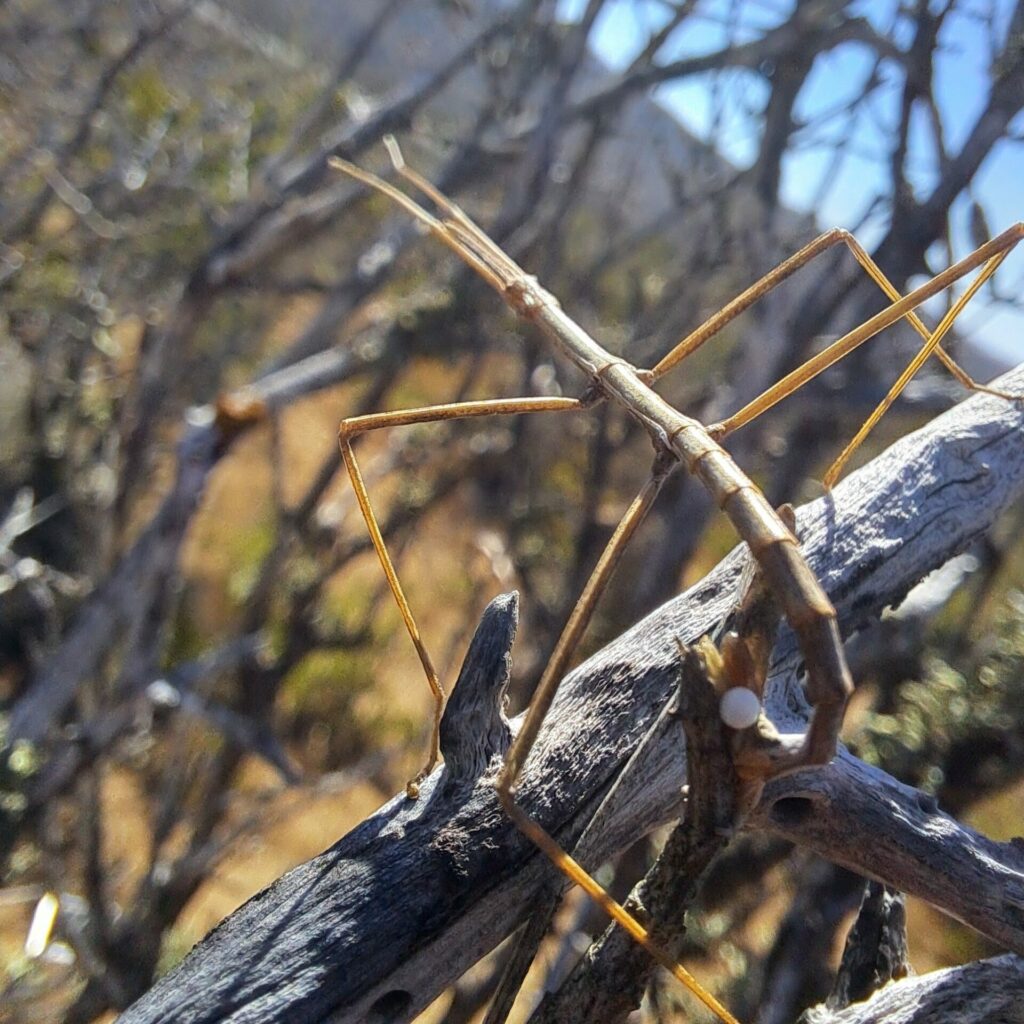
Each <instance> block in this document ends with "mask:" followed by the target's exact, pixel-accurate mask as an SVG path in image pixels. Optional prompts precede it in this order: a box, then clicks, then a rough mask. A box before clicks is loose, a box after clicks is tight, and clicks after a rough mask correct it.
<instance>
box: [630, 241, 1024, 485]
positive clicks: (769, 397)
mask: <svg viewBox="0 0 1024 1024" xmlns="http://www.w3.org/2000/svg"><path fill="white" fill-rule="evenodd" d="M1022 238H1024V224H1015V225H1013V226H1012V227H1010V228H1008V229H1007V230H1006V231H1004V232H1003V233H1002V234H1000V235H999V236H998V237H996V238H994V239H992V240H991V241H990V242H988V243H986V244H985V245H982V246H979V247H978V248H977V249H975V250H974V251H973V252H971V253H968V255H967V256H965V257H964V258H963V259H962V260H960V261H959V262H958V263H956V264H954V265H953V266H951V267H949V268H948V269H947V270H945V271H943V272H942V273H941V274H938V275H936V277H934V278H933V279H932V280H931V281H928V282H926V283H925V284H924V285H922V286H921V287H920V288H917V289H915V290H914V291H913V292H911V293H910V294H909V295H907V296H906V297H903V296H901V295H900V292H899V291H898V289H897V288H896V287H895V285H893V283H892V282H891V281H890V280H889V279H888V278H887V277H886V275H885V273H884V271H883V270H882V268H881V267H879V266H878V264H877V263H876V262H875V261H874V260H873V259H872V258H871V256H870V255H869V253H868V252H867V250H866V249H864V247H863V246H862V245H861V244H860V243H859V242H858V241H857V239H856V238H854V237H853V235H851V234H850V233H849V232H848V231H846V230H844V229H843V228H832V229H831V230H830V231H826V232H824V233H823V234H821V235H819V236H818V237H817V238H815V239H814V240H813V241H811V242H809V243H808V244H807V245H805V246H804V247H803V248H802V249H800V250H799V251H798V252H796V253H794V254H793V255H792V256H790V257H789V258H788V259H785V260H783V261H782V263H780V264H779V265H778V266H777V267H774V268H773V269H772V270H770V271H768V273H767V274H765V275H764V276H763V277H761V278H759V279H758V280H757V281H755V282H754V284H752V285H750V287H748V288H746V289H745V290H744V291H743V292H741V293H740V294H739V295H737V296H736V297H735V298H734V299H732V300H731V301H730V302H728V303H726V305H725V306H723V307H722V309H720V310H719V311H718V312H717V313H715V314H713V315H712V316H710V317H709V318H708V319H707V320H705V321H704V323H703V324H701V325H700V326H699V327H697V328H696V329H695V330H693V331H691V332H690V334H688V335H687V336H686V337H685V338H683V340H682V341H680V342H679V343H678V344H676V345H675V346H673V348H672V349H671V350H670V351H669V352H668V354H667V355H665V356H664V357H663V358H662V359H661V360H660V361H659V362H658V363H657V364H656V365H655V366H654V367H653V369H652V370H651V371H650V373H651V378H652V380H655V381H656V380H659V379H660V378H661V377H662V376H664V375H665V374H666V373H668V371H669V370H671V369H672V368H673V367H675V366H677V365H678V364H679V363H680V362H682V361H683V360H684V359H685V358H686V357H687V356H688V355H691V354H692V353H694V352H696V351H697V349H699V348H700V347H701V346H702V345H703V344H704V343H705V342H707V341H709V340H710V339H711V338H712V337H714V336H715V335H716V334H717V333H718V332H719V331H721V330H722V328H723V327H725V326H726V325H727V324H728V323H730V322H731V321H733V320H735V319H736V317H738V316H739V315H740V314H741V313H743V312H745V311H746V310H747V309H749V308H750V307H751V306H752V305H753V304H754V303H755V302H757V300H758V299H760V298H762V297H763V296H765V295H767V294H768V293H769V292H770V291H772V290H773V289H774V288H776V287H777V286H778V285H780V284H782V282H783V281H785V280H786V279H787V278H789V277H791V276H792V275H793V274H795V273H796V272H797V271H798V270H799V269H800V268H801V267H803V266H805V265H806V264H808V263H810V262H811V261H812V260H814V259H815V258H816V257H818V256H820V255H823V254H824V253H826V252H828V251H829V250H831V249H832V248H834V247H835V246H837V245H840V244H842V245H845V246H846V247H847V248H848V249H849V250H850V252H851V253H852V254H853V256H854V258H855V259H856V260H857V262H858V263H859V264H860V266H861V268H862V269H863V270H864V272H865V273H866V274H867V275H868V276H869V277H870V278H871V279H872V280H873V281H874V282H875V284H877V285H878V287H879V288H880V289H881V290H882V292H884V294H885V295H886V297H887V298H888V299H889V300H890V302H891V303H892V305H890V306H889V307H888V308H886V309H883V310H882V311H881V312H880V313H878V314H877V315H876V316H874V317H872V318H871V319H869V320H867V321H866V322H865V323H863V324H861V325H860V326H859V327H857V328H855V329H854V330H852V331H850V332H849V333H848V334H846V335H844V336H843V337H841V338H839V339H838V340H837V341H835V342H833V343H832V344H831V345H829V346H828V348H826V349H825V350H824V351H822V352H820V353H819V354H818V355H816V356H814V357H812V358H811V359H809V360H808V361H807V362H805V363H803V364H802V365H801V366H799V367H797V369H795V370H794V371H793V372H792V373H790V374H788V375H787V376H786V377H784V378H783V379H782V380H780V381H779V382H778V383H776V384H774V385H772V386H771V387H769V388H767V389H766V390H765V391H764V392H762V393H761V394H760V395H758V396H757V397H756V398H754V399H753V400H751V401H750V402H749V403H748V404H747V405H745V406H744V407H743V408H742V409H740V410H739V411H738V412H736V413H734V414H733V415H732V416H730V417H729V418H728V419H726V420H723V421H722V422H721V423H717V424H713V425H712V426H711V427H709V428H708V429H709V432H710V433H711V434H712V435H713V436H714V437H715V438H717V439H721V438H724V437H726V436H727V435H728V434H731V433H732V432H733V431H735V430H738V429H739V428H740V427H742V426H745V425H746V424H747V423H750V422H751V421H752V420H754V419H755V418H756V417H758V416H760V415H761V413H763V412H766V411H767V410H768V409H770V408H771V407H772V406H773V405H775V404H776V403H778V402H780V401H782V399H784V398H786V397H787V396H789V395H791V394H792V393H793V392H794V391H797V390H799V389H800V388H801V387H803V385H804V384H806V383H807V382H808V381H810V380H813V378H814V377H816V376H817V375H818V374H820V373H822V372H823V371H824V370H826V369H828V367H830V366H832V365H833V364H834V363H836V362H838V361H839V360H840V359H842V358H844V357H845V356H846V355H848V354H849V353H850V352H852V351H853V350H854V349H855V348H857V347H858V346H860V345H862V344H863V343H864V342H866V341H868V340H869V339H871V338H873V337H874V336H875V335H876V334H879V333H880V332H881V331H883V330H885V328H886V327H889V326H890V325H891V324H893V323H895V322H896V321H897V320H900V319H903V318H906V319H907V320H908V321H909V323H910V325H911V326H912V327H913V328H914V330H915V331H916V332H917V333H918V335H919V336H920V337H921V339H922V346H921V348H920V349H919V351H918V353H917V355H915V357H914V358H913V359H912V360H911V362H910V363H909V364H908V366H907V367H906V369H905V370H904V371H903V372H902V373H901V374H900V376H899V377H898V378H897V380H896V382H895V383H894V384H893V385H892V387H891V388H890V390H889V392H888V393H887V394H886V396H885V397H884V398H883V399H882V401H881V402H880V403H879V405H878V407H877V408H876V409H875V410H874V411H873V412H872V413H871V415H870V416H869V417H868V418H867V420H865V422H864V424H863V425H862V426H861V427H860V429H859V430H858V431H857V433H856V434H855V435H854V437H853V438H852V439H851V441H850V442H849V443H848V444H847V445H846V447H845V448H844V449H843V451H842V452H841V453H840V455H839V456H838V457H837V458H836V459H835V460H834V461H833V463H832V465H831V466H830V467H829V469H828V471H827V472H826V473H825V476H824V478H823V483H824V484H825V487H826V488H831V487H832V486H833V485H834V484H835V482H836V480H838V479H839V476H840V474H841V473H842V470H843V467H844V466H845V465H846V463H847V462H848V461H849V459H850V457H851V456H852V455H853V453H854V452H855V451H856V450H857V448H859V447H860V445H861V444H862V443H863V441H864V439H865V438H866V437H867V435H868V433H870V431H871V430H872V429H873V428H874V427H875V425H876V424H877V423H878V421H879V420H880V419H881V418H882V416H883V415H884V413H885V412H886V411H887V410H888V408H889V407H890V406H891V405H892V403H893V402H894V401H895V400H896V398H897V397H899V395H900V394H901V393H902V391H903V390H904V388H905V387H906V386H907V384H908V383H909V382H910V380H911V379H913V377H914V375H915V374H916V373H917V372H918V370H920V368H921V367H922V366H923V365H924V363H925V361H926V360H927V359H928V358H929V356H931V355H934V356H935V357H936V358H937V359H938V360H939V361H940V362H941V363H942V364H943V366H944V367H945V368H946V369H947V370H948V371H949V372H950V373H951V374H952V375H953V376H954V377H955V378H956V379H957V380H958V381H959V382H960V383H961V384H962V385H963V386H964V387H966V388H968V389H969V390H972V391H980V392H983V393H985V394H989V395H993V396H995V397H997V398H1003V399H1006V400H1007V401H1021V398H1022V396H1020V395H1012V394H1009V393H1007V392H1005V391H1000V390H999V389H997V388H992V387H988V386H987V385H984V384H980V383H978V382H977V381H976V380H974V379H973V378H972V377H971V376H970V375H969V374H968V373H967V372H966V371H965V370H964V369H963V368H962V367H961V366H960V365H959V364H958V363H957V362H956V361H955V360H954V359H953V358H952V357H951V356H950V355H949V354H948V353H947V352H946V351H945V349H944V348H943V347H942V344H941V342H942V340H943V338H944V337H945V336H946V334H948V332H949V330H950V329H951V328H952V326H953V323H954V322H955V321H956V319H957V318H958V317H959V315H960V313H961V312H963V310H964V308H965V307H966V305H967V304H968V302H970V300H971V299H972V298H973V297H974V295H975V294H976V293H977V292H978V290H979V289H980V288H981V286H982V285H983V284H984V283H985V282H986V281H987V280H988V279H989V278H990V277H991V276H992V275H993V274H994V273H995V271H996V269H997V268H998V267H999V265H1000V264H1001V263H1002V262H1003V260H1004V259H1006V257H1007V256H1008V255H1009V254H1010V252H1011V251H1012V250H1013V248H1014V247H1015V246H1016V245H1017V243H1018V242H1020V240H1021V239H1022ZM979 267H980V268H981V271H980V273H979V274H978V276H977V277H976V278H975V279H974V281H972V282H971V284H970V285H969V286H968V288H967V289H966V290H965V292H964V294H963V295H962V296H960V298H959V299H958V300H957V301H956V302H955V303H954V304H953V305H952V306H951V308H950V309H949V310H948V312H947V313H946V314H945V316H944V317H943V318H942V320H941V321H940V323H939V325H938V326H937V327H936V328H935V330H934V331H929V330H928V328H927V327H926V326H925V324H924V322H923V321H922V320H921V318H920V317H919V316H918V315H917V313H916V312H915V311H914V309H915V307H916V306H918V305H920V304H921V303H922V302H924V301H926V300H927V299H929V298H931V297H932V296H934V295H936V294H938V293H939V292H941V291H943V290H944V289H946V288H947V287H949V286H950V285H951V284H953V283H954V282H955V281H957V280H958V279H959V278H961V277H963V276H965V275H966V274H969V273H970V272H971V271H972V270H976V269H977V268H979Z"/></svg>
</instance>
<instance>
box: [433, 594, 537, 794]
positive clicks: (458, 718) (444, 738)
mask: <svg viewBox="0 0 1024 1024" xmlns="http://www.w3.org/2000/svg"><path fill="white" fill-rule="evenodd" d="M518 625H519V594H518V593H517V592H516V591H512V592H511V593H509V594H501V595H500V596H498V597H496V598H495V599H494V600H493V601H491V603H490V604H489V605H488V606H487V607H486V608H485V609H484V613H483V615H482V616H481V618H480V624H479V625H478V626H477V627H476V632H475V633H474V634H473V639H472V640H471V641H470V644H469V650H468V651H467V652H466V658H465V660H464V661H463V663H462V670H461V671H460V672H459V678H458V680H457V681H456V683H455V688H454V689H453V690H452V694H451V696H450V697H449V698H448V703H447V705H446V706H445V709H444V717H443V718H442V719H441V753H442V754H443V755H444V766H445V782H444V785H445V789H446V790H447V789H449V788H450V787H451V786H453V785H459V784H462V783H467V782H475V781H476V780H477V779H478V778H480V776H482V775H483V774H484V773H485V772H486V771H487V769H488V767H489V766H490V765H491V763H492V762H493V761H494V760H495V759H497V758H501V757H504V755H505V751H506V750H507V749H508V747H509V744H510V743H511V741H512V730H511V728H510V727H509V724H508V719H507V718H506V717H505V692H506V690H507V689H508V682H509V677H510V675H511V671H512V642H513V641H514V640H515V636H516V628H517V626H518Z"/></svg>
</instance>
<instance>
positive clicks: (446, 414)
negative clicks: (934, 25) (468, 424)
mask: <svg viewBox="0 0 1024 1024" xmlns="http://www.w3.org/2000/svg"><path fill="white" fill-rule="evenodd" d="M582 406H583V403H582V402H580V400H579V399H576V398H499V399H493V400H485V401H477V402H452V403H449V404H447V405H432V406H425V407H423V408H419V409H403V410H399V411H397V412H385V413H371V414H370V415H367V416H353V417H351V418H349V419H346V420H343V421H342V423H341V426H340V427H339V428H338V444H339V445H340V447H341V456H342V458H343V459H344V461H345V468H346V469H347V470H348V475H349V479H350V480H351V481H352V489H353V490H354V491H355V495H356V501H357V502H358V504H359V510H360V511H361V512H362V514H363V519H364V520H365V522H366V528H367V530H368V531H369V534H370V540H371V541H372V543H373V548H374V550H375V551H376V552H377V557H378V559H380V564H381V566H382V568H383V569H384V575H385V576H386V577H387V581H388V586H389V587H390V588H391V593H392V595H393V596H394V598H395V603H396V604H397V605H398V610H399V611H400V612H401V615H402V621H403V622H404V623H405V628H406V630H407V631H408V633H409V637H410V639H411V640H412V642H413V646H414V647H415V648H416V654H417V655H418V657H419V659H420V664H421V665H422V666H423V671H424V673H425V675H426V677H427V685H428V686H429V687H430V695H431V698H432V700H433V723H432V728H431V733H430V752H429V755H428V757H427V763H426V764H425V765H424V767H423V768H422V770H421V771H420V772H419V773H418V774H417V776H416V777H415V778H414V779H412V780H411V781H410V782H409V783H408V784H407V785H406V792H407V793H408V795H409V796H410V797H411V798H413V799H415V798H416V797H417V796H419V790H420V783H421V782H422V781H423V780H424V779H425V778H426V777H427V775H429V774H430V772H431V771H432V770H433V768H434V765H435V764H437V759H438V755H439V753H440V728H441V714H442V712H443V710H444V690H443V689H442V687H441V682H440V680H439V679H438V676H437V670H436V669H435V668H434V663H433V661H432V659H431V657H430V654H429V652H428V651H427V648H426V645H425V644H424V642H423V638H422V636H421V635H420V631H419V627H418V626H417V625H416V620H415V618H414V617H413V614H412V609H411V608H410V607H409V602H408V600H407V599H406V596H405V591H404V590H403V589H402V584H401V582H400V581H399V579H398V573H397V572H396V571H395V566H394V562H392V560H391V555H390V554H389V553H388V549H387V545H386V544H385V543H384V537H383V535H382V534H381V531H380V526H379V525H378V523H377V517H376V516H375V515H374V512H373V508H372V506H371V505H370V496H369V494H368V493H367V490H366V484H365V482H364V480H363V475H362V473H361V472H360V469H359V463H358V462H357V461H356V456H355V451H354V450H353V447H352V442H353V441H354V440H355V438H356V437H357V436H358V435H360V434H365V433H367V432H369V431H372V430H382V429H384V428H386V427H402V426H411V425H412V424H415V423H436V422H438V421H441V420H454V419H466V418H470V417H477V416H502V415H514V414H518V413H531V412H566V411H572V410H576V409H580V408H582Z"/></svg>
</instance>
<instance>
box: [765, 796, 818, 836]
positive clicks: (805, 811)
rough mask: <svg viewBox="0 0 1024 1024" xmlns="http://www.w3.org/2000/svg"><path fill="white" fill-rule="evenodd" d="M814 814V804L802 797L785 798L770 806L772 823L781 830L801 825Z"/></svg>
mask: <svg viewBox="0 0 1024 1024" xmlns="http://www.w3.org/2000/svg"><path fill="white" fill-rule="evenodd" d="M813 813H814V804H813V803H812V802H811V801H810V800H808V799H807V798H806V797H803V796H787V797H783V798H782V799H781V800H776V801H775V803H774V804H772V821H774V822H775V824H776V825H781V826H782V827H783V828H795V827H796V826H797V825H802V824H803V823H804V822H805V821H806V820H807V819H808V818H809V817H810V816H811V815H812V814H813Z"/></svg>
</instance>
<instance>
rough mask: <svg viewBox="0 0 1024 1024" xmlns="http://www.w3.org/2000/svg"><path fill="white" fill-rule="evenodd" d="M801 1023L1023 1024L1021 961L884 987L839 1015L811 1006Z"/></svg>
mask: <svg viewBox="0 0 1024 1024" xmlns="http://www.w3.org/2000/svg"><path fill="white" fill-rule="evenodd" d="M800 1020H801V1024H951V1022H956V1024H992V1022H993V1021H999V1024H1024V960H1022V959H1021V958H1020V957H1019V956H999V957H994V958H993V959H991V960H979V961H978V962H977V963H973V964H967V965H966V966H964V967H949V968H947V969H946V970H944V971H933V972H932V973H931V974H922V975H921V976H920V977H919V978H907V979H906V980H905V981H900V982H896V983H894V984H891V985H887V986H886V987H885V988H883V989H881V990H880V991H878V992H876V993H875V995H874V996H872V997H871V998H870V999H868V1000H867V1001H865V1002H863V1003H854V1004H853V1005H852V1006H849V1007H847V1008H846V1009H845V1010H837V1011H833V1010H827V1009H825V1008H824V1007H815V1008H814V1009H813V1010H809V1011H808V1012H807V1013H806V1014H804V1015H803V1017H801V1018H800Z"/></svg>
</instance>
